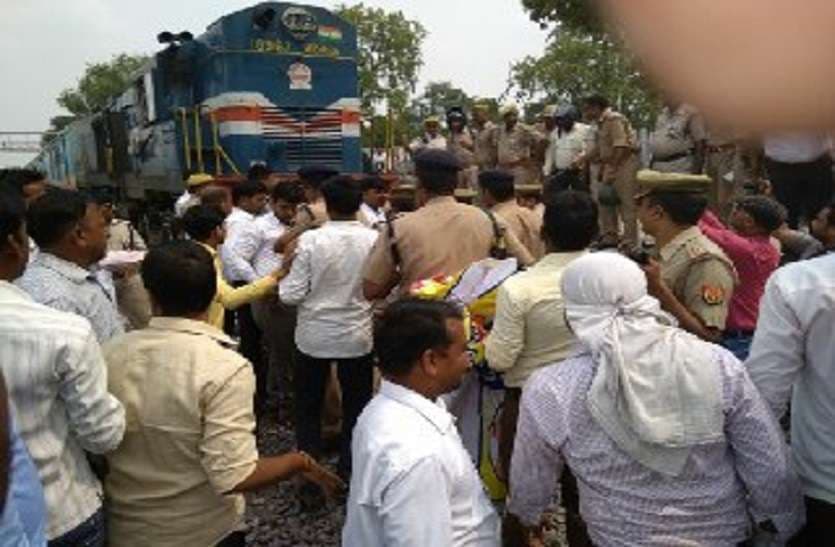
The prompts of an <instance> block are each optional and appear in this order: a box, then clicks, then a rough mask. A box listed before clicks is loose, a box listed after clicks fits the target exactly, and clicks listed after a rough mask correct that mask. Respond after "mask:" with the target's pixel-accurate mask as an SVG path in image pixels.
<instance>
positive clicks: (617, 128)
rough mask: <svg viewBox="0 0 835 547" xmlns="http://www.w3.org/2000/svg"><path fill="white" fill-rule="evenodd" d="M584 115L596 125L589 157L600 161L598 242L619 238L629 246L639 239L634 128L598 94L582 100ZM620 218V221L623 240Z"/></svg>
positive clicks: (608, 242)
mask: <svg viewBox="0 0 835 547" xmlns="http://www.w3.org/2000/svg"><path fill="white" fill-rule="evenodd" d="M583 118H584V119H585V120H586V121H587V122H588V123H593V124H596V126H597V130H596V132H595V141H594V145H593V147H592V150H591V151H590V153H589V160H590V161H592V162H596V163H599V164H600V170H599V183H600V184H599V186H598V188H597V196H598V201H599V203H600V205H601V207H600V231H601V233H602V238H601V244H602V246H613V245H617V244H618V242H619V241H620V243H621V245H622V246H623V247H632V246H634V245H635V244H636V243H637V241H638V223H637V220H636V218H635V205H634V203H633V201H632V198H633V196H634V194H635V174H636V173H637V172H638V167H639V165H640V160H639V158H638V141H637V139H636V137H635V131H634V130H633V129H632V125H631V124H630V123H629V120H627V119H626V117H625V116H624V115H623V114H620V113H619V112H615V111H614V110H612V109H611V108H610V107H609V101H608V100H607V99H606V98H605V97H602V96H600V95H593V96H591V97H587V98H586V99H585V100H584V101H583ZM604 196H606V197H605V199H604ZM619 217H620V218H619ZM619 221H620V222H622V223H623V232H624V233H623V239H622V240H620V236H619Z"/></svg>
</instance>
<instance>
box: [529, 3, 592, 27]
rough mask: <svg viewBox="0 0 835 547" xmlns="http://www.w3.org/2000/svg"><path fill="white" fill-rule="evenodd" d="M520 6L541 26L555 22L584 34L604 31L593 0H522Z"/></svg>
mask: <svg viewBox="0 0 835 547" xmlns="http://www.w3.org/2000/svg"><path fill="white" fill-rule="evenodd" d="M522 6H523V7H524V8H525V10H527V11H528V14H529V15H530V17H531V20H533V21H535V22H537V23H539V24H540V26H542V27H543V28H547V27H548V26H549V25H550V24H556V25H557V26H559V27H561V28H565V29H569V30H575V31H580V32H583V33H586V34H595V35H601V34H603V33H604V32H605V31H604V27H603V24H602V22H601V20H600V17H599V14H598V12H597V9H596V8H595V6H594V2H593V0H522Z"/></svg>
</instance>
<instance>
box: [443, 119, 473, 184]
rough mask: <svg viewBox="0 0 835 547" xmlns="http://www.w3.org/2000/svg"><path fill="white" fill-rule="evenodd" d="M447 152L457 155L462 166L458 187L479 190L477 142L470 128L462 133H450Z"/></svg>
mask: <svg viewBox="0 0 835 547" xmlns="http://www.w3.org/2000/svg"><path fill="white" fill-rule="evenodd" d="M446 142H447V150H449V151H450V152H452V153H453V154H454V155H455V158H456V159H457V160H458V163H460V164H461V171H460V172H459V173H458V186H459V187H461V188H470V189H473V190H476V189H478V166H477V165H476V154H475V141H474V139H473V136H472V135H471V134H470V130H469V129H468V128H466V127H465V128H464V130H463V131H461V132H460V133H452V132H450V134H449V137H448V138H447V141H446Z"/></svg>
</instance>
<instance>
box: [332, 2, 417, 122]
mask: <svg viewBox="0 0 835 547" xmlns="http://www.w3.org/2000/svg"><path fill="white" fill-rule="evenodd" d="M336 13H337V14H338V15H339V16H341V17H342V18H343V19H345V20H346V21H348V22H350V23H351V24H353V25H354V26H355V27H356V28H357V40H358V45H359V84H360V96H361V98H362V106H363V112H364V113H365V115H366V117H367V118H371V117H372V116H373V113H374V107H375V106H377V105H379V104H380V103H381V102H382V101H383V100H387V101H388V104H389V106H390V108H391V109H392V110H394V111H395V112H402V111H403V110H404V109H405V108H406V106H407V104H408V101H409V95H410V94H411V93H413V92H414V90H415V86H416V85H417V81H418V73H419V72H420V69H421V67H422V66H423V55H422V52H421V46H422V45H423V40H424V39H425V38H426V34H427V33H426V29H424V28H423V25H421V24H420V23H419V22H417V21H412V20H410V19H407V18H406V16H405V15H403V12H401V11H394V12H387V11H385V10H383V9H381V8H373V7H370V6H366V5H364V4H362V3H360V4H356V5H353V6H346V5H341V6H339V7H337V9H336Z"/></svg>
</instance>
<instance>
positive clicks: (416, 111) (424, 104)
mask: <svg viewBox="0 0 835 547" xmlns="http://www.w3.org/2000/svg"><path fill="white" fill-rule="evenodd" d="M453 106H460V107H463V108H464V110H465V111H466V112H469V111H470V110H472V106H473V99H472V98H471V97H470V96H469V95H467V93H466V92H465V91H464V90H463V89H460V88H457V87H454V86H453V85H452V82H431V83H429V84H427V86H426V89H424V91H423V95H421V96H420V97H418V98H417V99H415V100H414V101H412V105H411V108H410V111H411V112H410V113H411V114H412V115H413V116H414V117H415V118H417V119H419V120H423V118H425V117H427V116H433V115H434V116H440V117H441V119H443V118H444V116H446V111H447V110H448V109H450V108H451V107H453Z"/></svg>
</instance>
